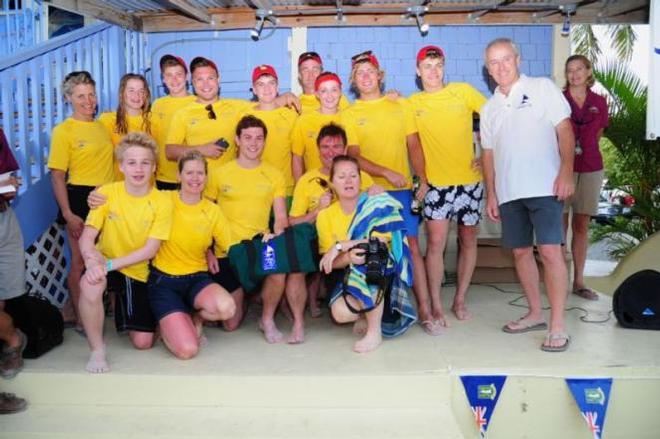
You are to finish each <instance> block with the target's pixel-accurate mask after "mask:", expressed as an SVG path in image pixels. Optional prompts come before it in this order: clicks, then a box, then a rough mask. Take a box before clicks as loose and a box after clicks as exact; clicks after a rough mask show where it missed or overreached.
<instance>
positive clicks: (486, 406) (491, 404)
mask: <svg viewBox="0 0 660 439" xmlns="http://www.w3.org/2000/svg"><path fill="white" fill-rule="evenodd" d="M461 381H463V387H465V394H466V395H467V398H468V402H469V403H470V408H471V409H472V413H473V414H474V420H475V421H476V423H477V428H479V433H480V434H481V437H485V436H486V430H487V429H488V424H489V423H490V419H491V417H492V416H493V411H495V406H496V405H497V400H498V399H499V398H500V393H502V387H504V382H505V381H506V376H503V375H464V376H461Z"/></svg>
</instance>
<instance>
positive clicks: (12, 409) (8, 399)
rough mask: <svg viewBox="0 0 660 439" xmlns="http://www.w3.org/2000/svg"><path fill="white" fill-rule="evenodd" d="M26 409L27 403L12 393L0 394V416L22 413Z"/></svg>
mask: <svg viewBox="0 0 660 439" xmlns="http://www.w3.org/2000/svg"><path fill="white" fill-rule="evenodd" d="M26 408H27V401H26V400H24V399H23V398H19V397H18V396H16V395H14V394H13V393H7V392H0V415H9V414H12V413H18V412H22V411H23V410H25V409H26Z"/></svg>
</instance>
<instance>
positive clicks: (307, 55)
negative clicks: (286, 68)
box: [298, 52, 323, 67]
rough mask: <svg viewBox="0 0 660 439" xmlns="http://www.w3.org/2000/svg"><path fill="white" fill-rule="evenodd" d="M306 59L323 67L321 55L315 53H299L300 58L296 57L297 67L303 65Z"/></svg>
mask: <svg viewBox="0 0 660 439" xmlns="http://www.w3.org/2000/svg"><path fill="white" fill-rule="evenodd" d="M308 59H313V60H314V61H316V62H317V63H319V64H321V65H323V61H322V60H321V55H319V54H318V53H316V52H305V53H301V54H300V56H299V57H298V67H300V64H302V63H304V62H305V61H307V60H308Z"/></svg>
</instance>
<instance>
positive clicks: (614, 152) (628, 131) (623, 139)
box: [592, 60, 660, 258]
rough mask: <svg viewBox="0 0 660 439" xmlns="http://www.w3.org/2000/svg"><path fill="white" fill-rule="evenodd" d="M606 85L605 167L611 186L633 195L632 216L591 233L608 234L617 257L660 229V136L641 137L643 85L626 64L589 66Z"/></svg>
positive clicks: (643, 115)
mask: <svg viewBox="0 0 660 439" xmlns="http://www.w3.org/2000/svg"><path fill="white" fill-rule="evenodd" d="M594 76H595V77H596V79H597V80H598V82H600V83H601V85H602V86H603V87H604V88H605V89H606V90H607V93H608V102H609V106H610V121H609V126H608V128H607V129H606V130H605V134H604V136H605V137H606V138H607V140H609V141H610V143H608V142H602V145H603V148H602V150H603V152H604V153H606V154H605V156H607V157H609V160H608V161H607V162H606V173H607V176H608V179H609V182H610V183H611V185H612V186H613V187H616V188H618V189H621V190H623V191H625V192H627V193H629V194H631V195H632V196H633V198H634V199H635V205H634V207H633V209H632V216H631V217H629V218H622V217H621V218H617V219H616V221H615V222H614V223H613V224H608V225H606V226H597V227H596V228H595V229H594V230H593V231H592V232H593V236H594V239H599V238H600V239H602V238H604V237H606V238H608V239H609V240H610V241H611V242H612V243H613V246H612V247H611V248H612V249H613V251H612V252H611V254H612V256H615V257H616V258H620V257H622V256H624V255H625V254H626V253H627V252H628V251H630V250H631V249H632V248H633V247H634V246H635V245H636V243H638V242H640V241H643V240H644V239H646V238H647V237H648V236H650V235H651V234H653V233H654V232H656V231H658V230H660V140H654V141H650V140H646V139H645V131H646V105H647V98H648V90H647V87H646V86H645V85H644V84H643V83H642V81H641V80H640V79H639V77H638V76H637V75H636V74H635V72H634V71H632V70H631V69H630V67H629V66H628V65H627V64H625V63H621V62H618V61H613V60H610V61H607V62H605V63H603V64H602V65H600V66H598V67H597V68H596V69H595V70H594Z"/></svg>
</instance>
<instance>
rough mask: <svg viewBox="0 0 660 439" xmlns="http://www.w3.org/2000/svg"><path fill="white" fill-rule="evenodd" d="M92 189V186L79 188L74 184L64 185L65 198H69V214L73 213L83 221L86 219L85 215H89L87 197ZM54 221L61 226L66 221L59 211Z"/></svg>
mask: <svg viewBox="0 0 660 439" xmlns="http://www.w3.org/2000/svg"><path fill="white" fill-rule="evenodd" d="M94 189H96V188H95V187H94V186H81V185H75V184H67V185H66V193H67V197H68V198H69V207H70V208H71V212H73V214H74V215H76V216H79V217H80V218H82V220H83V221H85V219H86V218H87V214H88V213H89V205H88V204H87V196H88V195H89V193H90V192H92V191H93V190H94ZM56 221H57V223H58V224H62V225H65V224H66V220H65V219H64V217H63V216H62V210H61V209H60V210H59V211H58V212H57V220H56Z"/></svg>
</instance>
